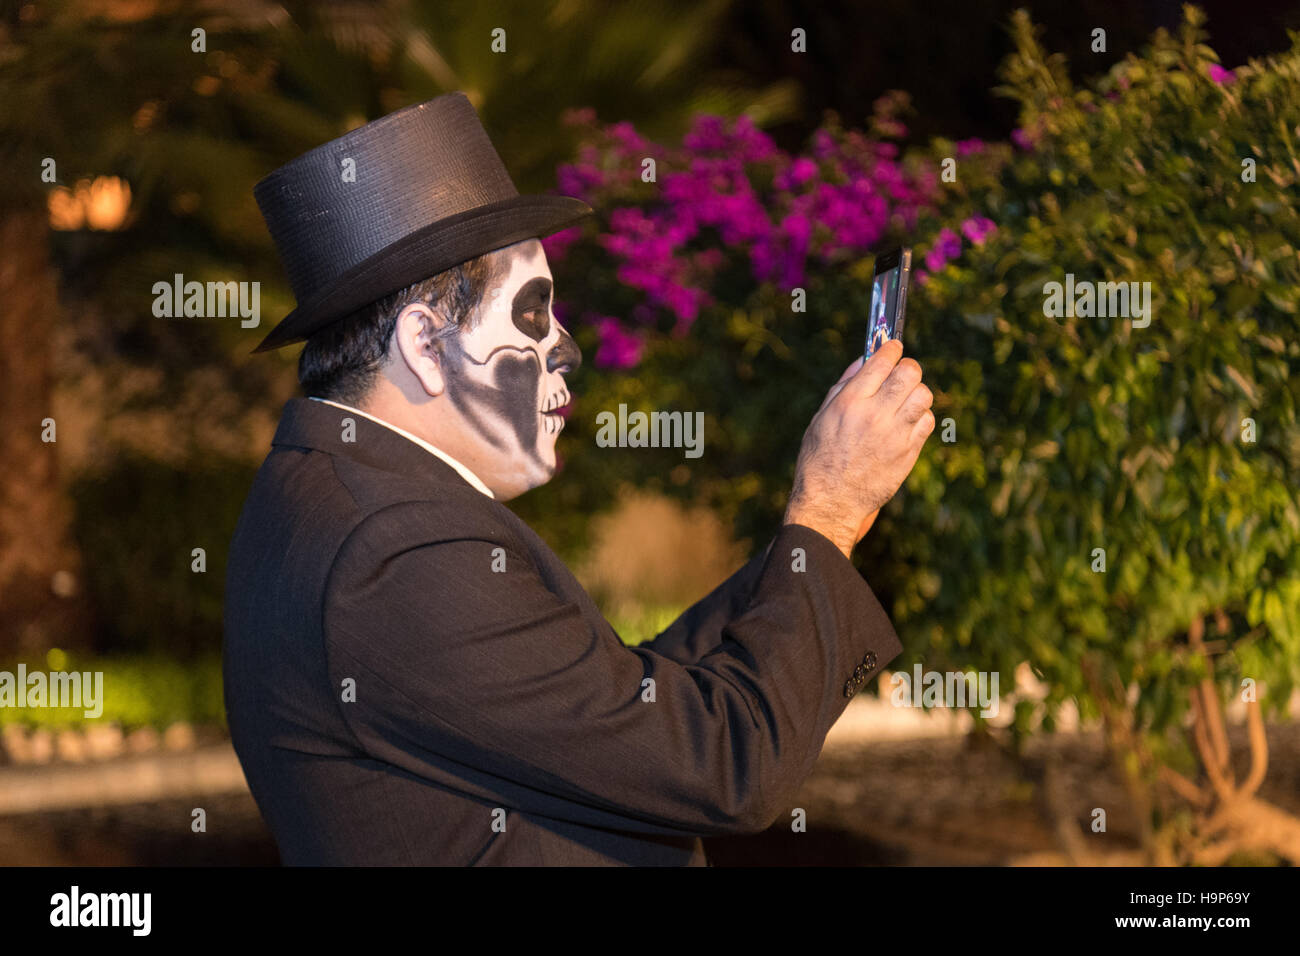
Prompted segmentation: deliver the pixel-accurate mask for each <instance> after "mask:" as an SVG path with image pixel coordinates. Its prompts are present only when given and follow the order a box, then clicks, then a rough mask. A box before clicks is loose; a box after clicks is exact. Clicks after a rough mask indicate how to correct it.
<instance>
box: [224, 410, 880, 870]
mask: <svg viewBox="0 0 1300 956" xmlns="http://www.w3.org/2000/svg"><path fill="white" fill-rule="evenodd" d="M348 418H351V419H353V423H354V428H355V441H350V442H349V441H344V440H343V439H344V437H345V430H344V426H345V424H346V423H345V422H344V420H345V419H348ZM799 549H802V558H801V557H800V551H799ZM801 561H802V562H803V563H804V564H806V569H804V570H798V568H799V567H800V566H801ZM901 649H902V648H901V646H900V644H899V642H898V638H897V636H896V635H895V633H894V630H893V628H892V627H891V625H890V622H889V619H888V618H887V617H886V615H885V613H884V611H883V610H882V609H881V607H880V605H879V603H878V602H877V601H876V599H875V597H874V596H873V594H872V593H871V590H870V588H868V586H867V584H866V582H865V581H863V579H862V577H861V576H860V575H859V574H858V572H857V571H856V570H854V568H853V565H852V564H851V563H850V562H849V561H848V560H847V559H846V558H845V557H844V555H843V554H841V553H840V551H839V550H838V549H837V548H836V547H835V546H834V545H833V544H832V543H831V542H830V541H829V540H827V539H826V538H825V537H823V536H822V535H820V534H818V533H817V532H815V531H813V530H811V529H809V528H805V527H801V526H797V525H789V526H786V527H784V528H783V529H782V530H781V532H780V533H779V534H777V535H776V537H775V539H774V540H773V541H772V543H771V544H770V545H769V546H768V548H767V549H766V551H765V552H763V553H762V554H760V555H759V556H758V557H756V558H755V559H754V560H752V561H750V562H749V563H748V564H747V565H745V567H743V568H741V569H740V570H739V571H738V572H737V573H736V574H735V575H733V576H732V577H731V578H730V579H728V580H727V581H726V582H724V583H723V584H722V585H721V586H719V587H718V588H717V589H716V590H714V591H713V592H712V593H711V594H709V595H708V596H707V597H705V598H704V599H703V600H702V601H700V602H699V603H698V604H696V605H695V606H693V607H692V608H690V609H689V610H688V611H687V612H686V613H685V614H683V615H682V617H681V618H679V619H678V620H677V621H676V622H675V623H673V624H672V626H670V627H669V628H668V630H666V631H665V632H664V633H663V634H660V635H659V636H658V637H657V638H655V639H654V640H653V641H651V642H649V643H646V644H643V645H641V646H639V647H627V646H625V645H624V644H623V642H622V641H620V640H619V638H618V635H617V634H615V633H614V630H613V628H612V627H611V626H610V625H609V623H608V622H606V621H605V619H604V618H603V617H602V616H601V614H600V612H599V610H597V608H596V606H595V605H594V604H593V602H592V601H591V599H590V598H589V597H588V596H587V594H586V593H585V592H584V591H583V589H582V587H581V586H580V585H579V584H578V582H577V580H576V579H575V578H574V577H573V575H572V574H571V573H570V572H569V570H568V569H567V568H566V567H565V566H564V565H563V563H561V561H560V560H559V558H558V557H557V556H556V555H555V554H554V553H553V552H552V551H551V549H550V548H548V547H547V546H546V544H545V543H543V542H542V540H541V539H540V538H539V537H538V536H537V535H536V534H535V533H534V532H533V531H532V530H531V529H530V528H529V527H528V526H527V525H526V524H524V523H523V522H522V521H521V520H519V518H518V517H516V516H515V514H514V513H513V512H511V511H510V510H509V509H508V508H506V507H505V506H504V505H502V504H501V503H500V502H497V501H494V500H492V499H490V498H488V497H487V496H486V495H483V494H482V493H480V492H479V491H477V490H475V489H474V488H473V487H472V486H471V485H469V484H468V483H467V482H466V481H465V480H464V479H463V478H462V477H461V476H460V475H458V474H457V473H456V471H455V470H454V469H452V468H450V467H449V466H448V465H447V464H445V463H444V462H443V461H441V460H440V459H438V458H437V457H436V456H434V455H431V454H429V453H428V452H427V451H426V450H425V449H423V448H421V447H420V446H419V445H417V444H415V443H414V442H412V441H410V440H408V439H406V438H404V437H403V436H401V435H399V434H397V433H396V432H394V431H392V430H391V429H388V428H385V427H383V426H382V425H379V424H376V423H374V422H371V421H370V420H368V419H366V418H364V417H362V416H359V415H351V414H350V413H348V412H346V411H344V410H342V409H339V408H336V407H333V406H330V405H326V404H324V403H321V402H315V401H311V400H308V399H294V400H292V401H290V402H289V403H288V404H287V405H286V406H285V410H284V414H283V417H282V419H281V422H280V426H279V429H278V431H277V432H276V436H275V440H274V443H273V447H272V450H271V453H270V455H268V456H267V459H266V461H265V463H264V464H263V465H262V467H261V470H260V471H259V472H258V475H257V478H256V481H255V482H254V485H253V489H252V492H251V493H250V495H249V498H248V501H247V503H246V504H245V507H244V511H243V514H242V516H241V517H240V520H239V525H238V528H237V530H236V532H235V537H234V540H233V542H232V545H231V551H230V559H229V567H228V571H227V579H226V605H225V647H224V655H225V660H224V668H225V696H226V708H227V714H228V719H229V723H230V731H231V736H232V738H233V740H234V746H235V750H236V752H237V753H238V755H239V759H240V761H241V763H242V764H243V767H244V772H245V774H246V776H247V778H248V783H249V786H250V788H251V789H252V792H253V796H254V797H255V798H256V800H257V803H258V806H259V808H260V809H261V811H262V814H263V816H264V817H265V818H266V820H267V823H268V825H269V826H270V828H271V831H272V832H273V833H274V835H275V839H276V842H277V843H278V844H279V848H280V854H281V857H282V858H283V860H284V862H285V863H288V864H695V865H698V864H702V863H704V862H706V861H705V858H704V851H703V847H702V844H701V841H700V837H701V836H708V835H715V834H730V833H749V832H756V831H759V830H762V829H764V828H765V827H767V826H769V825H770V824H772V823H773V821H775V820H777V819H780V818H782V817H787V818H788V815H789V813H790V811H791V809H792V804H791V800H792V798H793V797H794V794H795V792H796V790H797V789H798V787H799V786H800V784H802V783H803V781H804V779H805V778H806V777H807V776H808V774H809V772H810V771H811V770H812V767H813V763H814V761H815V760H816V759H817V756H818V754H819V753H820V751H821V748H822V744H823V742H824V740H825V737H826V733H827V731H828V730H829V729H830V727H831V725H832V724H833V723H834V722H835V720H836V718H838V717H839V715H840V713H841V712H842V711H843V710H844V708H845V706H846V705H847V704H848V701H849V699H850V698H851V697H852V695H853V694H854V693H855V692H856V691H857V690H858V689H859V688H860V687H861V686H862V685H863V683H865V681H866V680H867V679H868V678H870V677H871V676H873V675H874V674H875V673H876V672H877V671H878V670H879V669H880V668H881V667H883V666H884V665H885V664H887V663H888V662H889V661H890V660H892V659H893V658H894V657H895V656H896V655H897V654H898V653H899V652H900V651H901Z"/></svg>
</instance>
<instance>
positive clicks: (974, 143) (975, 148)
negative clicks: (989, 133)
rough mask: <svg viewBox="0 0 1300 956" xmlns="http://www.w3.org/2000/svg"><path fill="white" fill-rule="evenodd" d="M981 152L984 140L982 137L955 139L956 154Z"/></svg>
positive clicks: (963, 154)
mask: <svg viewBox="0 0 1300 956" xmlns="http://www.w3.org/2000/svg"><path fill="white" fill-rule="evenodd" d="M982 152H984V140H982V139H962V140H958V141H957V155H958V156H971V155H973V154H975V153H982Z"/></svg>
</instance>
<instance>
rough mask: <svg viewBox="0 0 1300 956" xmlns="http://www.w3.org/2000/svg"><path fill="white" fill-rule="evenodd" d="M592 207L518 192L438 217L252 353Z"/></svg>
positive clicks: (538, 234)
mask: <svg viewBox="0 0 1300 956" xmlns="http://www.w3.org/2000/svg"><path fill="white" fill-rule="evenodd" d="M592 211H593V210H592V208H591V207H590V206H588V205H587V204H586V203H585V202H583V201H582V200H580V199H574V198H573V197H571V196H517V197H514V198H511V199H506V200H502V201H501V202H496V203H491V204H489V205H486V206H479V207H477V208H475V209H471V210H469V211H468V212H464V213H460V214H459V215H455V216H448V217H447V218H446V219H439V220H438V221H436V222H432V223H430V224H429V225H427V226H424V227H423V228H421V229H417V230H416V231H415V232H412V233H410V234H409V235H407V236H404V237H403V238H402V239H400V240H398V241H397V242H395V243H393V244H392V245H389V246H387V247H385V248H384V249H381V250H380V251H379V252H377V253H375V254H374V255H373V256H371V257H370V258H369V259H366V260H365V261H364V262H361V263H358V264H357V265H355V266H353V267H352V268H351V269H349V270H348V271H346V272H344V273H343V274H342V275H340V276H339V277H338V278H337V279H335V280H334V281H333V282H331V283H329V284H328V285H327V286H326V287H324V288H323V289H321V290H319V291H318V292H317V293H316V294H315V295H314V296H312V297H311V299H309V300H308V301H307V302H304V303H300V304H299V306H298V307H297V308H296V309H294V310H293V311H292V312H290V313H289V314H288V315H286V316H285V317H284V319H283V320H281V322H280V323H279V324H278V325H276V327H275V328H273V329H272V330H271V331H270V333H269V334H268V335H267V336H266V338H264V339H263V340H262V342H261V344H260V345H258V347H257V348H255V349H254V350H253V352H254V353H257V352H269V351H271V350H272V349H278V348H282V347H284V346H286V345H292V344H294V343H295V342H302V341H305V340H306V339H307V338H308V337H309V336H311V334H312V333H313V332H317V331H319V330H320V329H323V328H325V327H326V326H328V325H331V324H333V323H334V322H337V321H338V320H339V319H343V318H346V317H347V316H349V315H351V314H352V313H353V312H356V311H357V310H358V309H360V308H362V307H364V306H367V305H370V304H371V303H372V302H376V301H378V300H379V299H382V298H383V297H384V296H386V295H391V294H392V293H393V292H396V291H397V290H398V289H404V288H405V287H406V286H408V285H411V284H412V283H415V282H419V281H421V280H423V279H427V278H429V277H430V276H434V275H437V274H438V273H439V272H444V271H446V270H447V269H451V268H453V267H454V266H458V265H460V264H461V263H462V262H466V261H467V260H469V259H473V258H475V257H476V256H481V255H484V254H485V253H488V252H492V251H493V250H496V249H501V248H503V247H505V246H510V245H514V244H515V243H516V242H523V241H524V240H525V239H540V238H542V237H544V236H549V235H551V234H553V233H556V232H559V231H561V230H562V229H568V228H569V227H570V226H576V225H577V224H578V223H580V222H581V221H582V220H583V219H585V218H586V217H587V216H590V215H591V214H592Z"/></svg>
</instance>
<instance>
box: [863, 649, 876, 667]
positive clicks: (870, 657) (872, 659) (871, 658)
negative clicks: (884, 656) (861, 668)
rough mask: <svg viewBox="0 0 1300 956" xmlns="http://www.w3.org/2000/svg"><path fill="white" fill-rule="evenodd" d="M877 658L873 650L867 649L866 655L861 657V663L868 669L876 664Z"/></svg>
mask: <svg viewBox="0 0 1300 956" xmlns="http://www.w3.org/2000/svg"><path fill="white" fill-rule="evenodd" d="M877 660H878V658H877V657H876V652H875V651H867V656H866V657H864V658H862V663H864V664H866V665H867V669H868V670H870V669H871V668H873V667H875V666H876V661H877Z"/></svg>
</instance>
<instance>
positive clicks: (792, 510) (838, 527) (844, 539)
mask: <svg viewBox="0 0 1300 956" xmlns="http://www.w3.org/2000/svg"><path fill="white" fill-rule="evenodd" d="M782 524H797V525H800V526H801V527H804V528H809V529H811V530H813V531H816V532H817V533H818V534H819V535H821V536H822V537H823V538H826V539H827V540H828V541H830V542H831V544H833V545H835V547H837V548H839V549H840V553H841V554H843V555H844V557H846V558H847V557H849V556H850V555H851V554H852V553H853V546H854V545H855V544H857V535H856V534H854V530H855V529H850V528H846V527H844V526H843V525H842V524H841V523H840V522H837V521H834V520H830V519H829V518H827V517H826V516H824V515H819V514H818V513H817V512H816V511H815V510H812V509H807V508H803V507H799V506H797V505H796V504H794V503H791V505H790V506H789V507H787V508H786V510H785V518H784V519H783V521H782Z"/></svg>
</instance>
